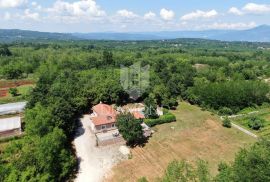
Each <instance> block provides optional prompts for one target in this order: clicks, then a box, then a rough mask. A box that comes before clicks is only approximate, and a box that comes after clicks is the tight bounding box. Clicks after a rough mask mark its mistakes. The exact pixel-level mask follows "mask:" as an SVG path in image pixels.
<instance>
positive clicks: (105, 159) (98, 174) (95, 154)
mask: <svg viewBox="0 0 270 182" xmlns="http://www.w3.org/2000/svg"><path fill="white" fill-rule="evenodd" d="M74 145H75V149H76V153H77V158H78V160H79V171H78V175H77V178H76V179H75V181H76V182H100V181H103V179H104V177H106V174H107V173H108V172H109V171H110V169H111V168H112V167H113V166H114V165H115V164H117V163H118V162H119V161H121V160H122V159H123V158H124V156H122V154H121V153H120V152H119V147H120V145H118V144H115V145H110V146H106V147H96V138H95V135H94V134H93V133H92V132H91V130H90V115H84V116H83V118H81V126H80V127H79V128H78V129H77V136H76V138H75V140H74Z"/></svg>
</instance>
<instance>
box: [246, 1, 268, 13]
mask: <svg viewBox="0 0 270 182" xmlns="http://www.w3.org/2000/svg"><path fill="white" fill-rule="evenodd" d="M243 10H245V11H247V12H249V13H256V14H261V13H270V5H268V4H255V3H248V4H246V5H245V6H244V7H243Z"/></svg>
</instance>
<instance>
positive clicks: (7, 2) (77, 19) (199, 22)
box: [0, 0, 270, 33]
mask: <svg viewBox="0 0 270 182" xmlns="http://www.w3.org/2000/svg"><path fill="white" fill-rule="evenodd" d="M269 15H270V3H269V1H266V0H261V1H259V0H253V1H247V0H239V1H234V0H227V1H222V2H220V1H218V2H217V1H215V0H206V1H203V3H202V2H200V3H199V1H198V0H190V1H188V2H187V1H185V2H181V1H179V0H170V1H169V2H168V1H165V0H148V1H142V0H137V1H132V0H114V2H108V1H106V0H48V1H41V0H0V17H1V18H0V29H23V30H33V31H40V32H59V33H106V32H109V33H110V32H116V33H127V32H128V33H129V32H131V33H139V32H159V31H197V30H243V29H250V28H254V27H257V26H259V25H264V24H268V25H269V24H270V19H269Z"/></svg>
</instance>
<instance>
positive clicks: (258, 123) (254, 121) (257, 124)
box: [248, 117, 264, 130]
mask: <svg viewBox="0 0 270 182" xmlns="http://www.w3.org/2000/svg"><path fill="white" fill-rule="evenodd" d="M263 123H264V120H263V119H261V118H258V117H251V118H250V119H249V121H248V126H249V127H250V128H252V129H253V130H259V129H261V128H262V127H263Z"/></svg>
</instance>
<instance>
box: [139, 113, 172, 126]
mask: <svg viewBox="0 0 270 182" xmlns="http://www.w3.org/2000/svg"><path fill="white" fill-rule="evenodd" d="M174 121H176V117H175V115H173V114H172V113H170V112H168V113H166V114H164V115H163V116H160V117H159V118H157V119H145V120H144V122H145V124H147V125H148V126H150V127H152V126H155V125H159V124H163V123H171V122H174Z"/></svg>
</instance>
